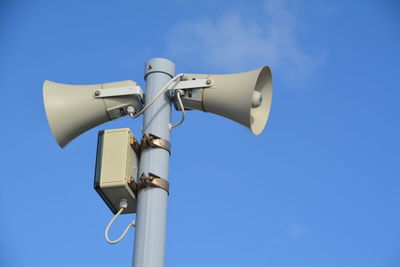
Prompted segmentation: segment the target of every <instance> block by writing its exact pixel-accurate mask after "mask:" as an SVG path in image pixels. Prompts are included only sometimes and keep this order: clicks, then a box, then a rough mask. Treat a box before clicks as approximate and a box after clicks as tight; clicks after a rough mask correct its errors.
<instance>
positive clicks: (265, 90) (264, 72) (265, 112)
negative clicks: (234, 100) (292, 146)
mask: <svg viewBox="0 0 400 267" xmlns="http://www.w3.org/2000/svg"><path fill="white" fill-rule="evenodd" d="M254 91H257V92H259V93H260V94H261V97H262V102H261V105H259V106H258V107H252V108H251V111H250V130H251V132H252V133H253V134H254V135H260V134H261V132H262V131H263V130H264V128H265V125H266V124H267V121H268V117H269V113H270V109H271V102H272V73H271V69H270V68H269V67H268V66H265V67H263V68H262V69H261V71H260V74H259V75H258V78H257V82H256V86H255V89H254Z"/></svg>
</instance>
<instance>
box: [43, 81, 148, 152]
mask: <svg viewBox="0 0 400 267" xmlns="http://www.w3.org/2000/svg"><path fill="white" fill-rule="evenodd" d="M131 86H136V83H135V82H134V81H129V80H128V81H121V82H112V83H103V84H92V85H69V84H62V83H55V82H51V81H45V82H44V84H43V100H44V105H45V109H46V115H47V120H48V122H49V124H50V128H51V131H52V132H53V135H54V137H55V139H56V140H57V143H58V144H59V145H60V147H64V146H65V145H66V144H67V143H69V142H70V141H71V140H72V139H74V138H75V137H77V136H79V135H80V134H82V133H84V132H86V131H87V130H89V129H91V128H93V127H95V126H97V125H99V124H102V123H104V122H107V121H109V120H112V119H115V118H118V117H121V116H124V115H126V108H127V107H128V106H133V107H134V108H135V109H136V110H139V109H140V108H141V106H142V104H141V103H140V100H139V99H138V98H137V97H135V96H132V95H124V96H116V97H107V98H96V97H95V92H96V91H98V90H99V89H107V88H124V87H131Z"/></svg>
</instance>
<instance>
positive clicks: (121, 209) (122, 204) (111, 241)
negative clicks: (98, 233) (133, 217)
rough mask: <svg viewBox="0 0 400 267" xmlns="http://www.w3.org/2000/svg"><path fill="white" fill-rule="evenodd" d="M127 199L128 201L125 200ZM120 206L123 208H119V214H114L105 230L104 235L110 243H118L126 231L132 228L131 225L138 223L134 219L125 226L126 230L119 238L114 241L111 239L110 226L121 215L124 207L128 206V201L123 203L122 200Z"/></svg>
mask: <svg viewBox="0 0 400 267" xmlns="http://www.w3.org/2000/svg"><path fill="white" fill-rule="evenodd" d="M125 201H126V200H125ZM124 204H126V205H124ZM120 207H121V208H120V209H119V211H118V212H117V214H115V215H114V217H113V218H112V219H111V221H110V222H109V223H108V225H107V227H106V230H105V231H104V237H105V239H106V241H107V242H108V243H110V244H116V243H118V242H119V241H121V240H122V239H123V238H124V237H125V235H126V233H127V232H128V231H129V229H130V228H131V227H135V224H136V222H135V221H132V222H131V223H130V224H129V225H128V226H127V227H126V228H125V231H124V232H123V233H122V235H121V236H120V237H119V238H118V239H117V240H114V241H113V240H110V238H109V237H108V231H109V230H110V227H111V225H112V224H113V222H114V221H115V220H116V219H117V218H118V216H119V215H121V213H122V212H123V211H124V209H126V208H127V203H126V202H125V203H123V201H121V203H120Z"/></svg>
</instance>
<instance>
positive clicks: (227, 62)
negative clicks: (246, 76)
mask: <svg viewBox="0 0 400 267" xmlns="http://www.w3.org/2000/svg"><path fill="white" fill-rule="evenodd" d="M243 14H245V12H239V11H232V10H231V11H230V12H228V13H226V14H222V15H221V16H219V17H218V18H214V17H213V18H205V19H202V20H193V21H185V22H182V23H180V24H178V25H176V26H175V28H173V30H171V32H170V33H169V37H168V46H167V47H168V51H169V53H170V54H172V55H173V56H174V57H177V58H186V59H187V60H188V61H191V62H193V61H196V62H197V64H202V65H203V66H206V67H207V68H211V69H212V70H213V71H224V72H231V71H232V72H234V71H243V70H244V69H251V68H254V67H256V66H261V65H265V64H268V65H270V66H272V67H273V71H274V70H275V71H279V72H281V73H283V74H284V75H285V76H288V78H306V77H308V76H309V75H310V74H312V73H313V72H314V70H315V69H316V67H317V66H318V65H319V64H320V63H321V61H322V59H321V57H320V56H319V55H315V54H310V53H307V52H306V51H305V50H304V49H302V48H301V45H300V41H299V39H298V34H297V27H296V25H297V24H298V19H297V18H296V16H295V15H294V14H293V13H292V12H290V10H289V8H288V5H287V3H286V2H285V1H277V0H274V1H268V2H266V3H265V4H264V6H263V10H262V11H257V15H256V16H255V15H254V16H253V15H243Z"/></svg>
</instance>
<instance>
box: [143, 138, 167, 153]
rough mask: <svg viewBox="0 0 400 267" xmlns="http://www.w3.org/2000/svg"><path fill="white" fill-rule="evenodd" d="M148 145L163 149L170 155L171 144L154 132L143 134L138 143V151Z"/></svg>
mask: <svg viewBox="0 0 400 267" xmlns="http://www.w3.org/2000/svg"><path fill="white" fill-rule="evenodd" d="M149 147H153V148H162V149H165V150H167V151H168V153H169V154H170V155H171V144H170V143H169V142H168V141H167V140H165V139H162V138H161V137H158V136H156V135H154V134H144V135H143V137H142V141H141V143H140V151H143V150H145V149H147V148H149Z"/></svg>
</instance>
